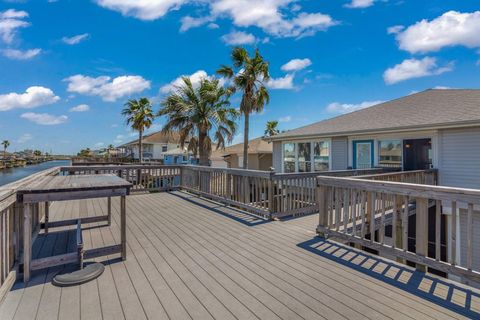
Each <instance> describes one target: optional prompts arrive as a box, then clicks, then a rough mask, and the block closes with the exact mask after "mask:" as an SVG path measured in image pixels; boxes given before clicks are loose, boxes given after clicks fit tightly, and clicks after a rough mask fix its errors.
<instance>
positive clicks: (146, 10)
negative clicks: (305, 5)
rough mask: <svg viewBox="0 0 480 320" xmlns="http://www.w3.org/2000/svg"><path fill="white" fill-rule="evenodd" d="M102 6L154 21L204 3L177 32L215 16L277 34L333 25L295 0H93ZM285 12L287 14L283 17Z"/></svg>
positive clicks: (288, 34) (308, 32) (294, 34)
mask: <svg viewBox="0 0 480 320" xmlns="http://www.w3.org/2000/svg"><path fill="white" fill-rule="evenodd" d="M96 2H97V3H98V4H99V5H100V6H102V7H105V8H108V9H111V10H114V11H117V12H120V13H122V14H123V15H124V16H133V17H136V18H138V19H141V20H155V19H158V18H161V17H163V16H164V15H165V14H167V13H168V12H169V11H171V10H176V9H179V8H180V7H181V6H182V5H184V4H195V5H201V6H208V8H209V11H210V12H209V13H208V14H207V15H206V16H205V17H199V18H194V17H186V18H184V19H182V26H181V31H186V30H188V29H189V28H193V27H198V26H200V25H203V24H205V23H209V22H212V21H214V20H215V19H217V18H224V17H227V18H230V19H232V21H233V24H234V25H235V26H238V27H250V26H256V27H258V28H260V29H262V30H263V31H265V32H267V33H269V34H271V35H274V36H277V37H300V36H306V35H312V34H314V33H316V32H318V31H323V30H326V29H328V28H330V27H331V26H334V25H336V24H337V22H336V21H334V20H333V19H332V17H330V16H329V15H326V14H322V13H306V12H299V11H298V10H300V9H301V8H299V7H298V8H296V9H297V10H289V9H290V8H289V7H290V6H291V5H292V4H294V3H295V2H296V0H213V1H198V0H149V1H147V0H143V1H133V0H96ZM286 12H290V13H291V16H290V17H287V15H286Z"/></svg>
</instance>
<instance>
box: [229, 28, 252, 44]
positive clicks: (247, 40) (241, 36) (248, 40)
mask: <svg viewBox="0 0 480 320" xmlns="http://www.w3.org/2000/svg"><path fill="white" fill-rule="evenodd" d="M222 41H223V42H225V43H226V44H228V45H231V46H238V45H244V44H253V43H255V42H257V38H255V36H254V35H253V34H251V33H246V32H243V31H232V32H230V33H228V34H225V35H223V36H222Z"/></svg>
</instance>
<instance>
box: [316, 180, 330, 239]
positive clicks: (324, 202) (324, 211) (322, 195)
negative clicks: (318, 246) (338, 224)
mask: <svg viewBox="0 0 480 320" xmlns="http://www.w3.org/2000/svg"><path fill="white" fill-rule="evenodd" d="M317 199H318V228H317V234H318V235H319V236H321V237H323V238H326V237H327V234H326V233H325V228H327V227H328V188H327V187H325V186H317Z"/></svg>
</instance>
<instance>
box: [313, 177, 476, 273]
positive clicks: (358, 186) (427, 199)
mask: <svg viewBox="0 0 480 320" xmlns="http://www.w3.org/2000/svg"><path fill="white" fill-rule="evenodd" d="M407 174H410V173H407ZM431 175H436V172H425V174H424V175H418V174H416V173H412V176H417V178H418V177H420V178H418V179H420V180H421V181H427V182H428V181H432V177H431ZM429 176H430V177H429ZM417 178H416V179H417ZM317 183H318V186H319V187H318V203H319V216H320V218H319V225H318V228H317V231H318V232H319V233H320V234H322V235H324V236H332V237H334V238H339V239H342V240H344V241H347V242H352V243H357V244H359V245H361V246H364V247H367V248H370V249H374V250H378V251H379V252H380V253H382V254H385V255H387V256H390V257H396V258H400V259H405V260H408V261H411V262H413V263H416V264H417V267H418V268H419V269H420V270H424V269H426V268H425V266H426V267H431V268H433V269H436V270H439V271H442V272H446V273H449V274H455V275H459V276H461V277H466V278H471V279H475V280H476V281H479V280H480V273H479V271H480V270H479V268H478V266H477V268H476V269H475V268H474V265H473V261H474V260H473V257H474V254H476V253H477V252H478V250H477V251H474V250H473V236H474V230H473V215H474V212H475V211H474V206H477V205H480V190H474V189H462V188H450V187H440V186H434V185H425V184H418V183H415V184H414V183H405V182H392V181H377V180H368V179H359V178H339V177H322V176H320V177H318V178H317ZM433 207H434V211H435V223H434V224H429V223H428V221H429V220H428V219H429V208H433ZM459 207H464V208H465V209H466V210H465V211H466V219H467V232H466V234H465V235H464V236H465V237H466V243H467V248H466V252H465V253H463V252H462V255H463V254H465V256H466V263H465V264H464V265H461V264H460V261H456V256H457V254H456V241H457V228H456V221H457V214H458V213H457V208H459ZM444 208H449V211H450V212H451V214H452V219H451V221H452V226H451V231H450V233H449V238H448V239H447V241H448V247H449V248H450V249H451V252H450V255H449V258H447V256H445V255H444V256H443V257H442V254H441V246H442V243H441V234H442V232H441V228H442V226H441V215H442V210H444ZM412 210H413V213H415V236H413V235H412V234H410V233H409V219H408V217H409V215H410V214H411V212H412ZM387 225H391V240H390V241H389V242H388V241H387V239H386V237H385V228H386V226H387ZM429 231H434V234H435V239H434V240H433V242H432V241H431V239H430V247H431V250H429V239H428V235H429ZM412 237H413V239H414V246H409V238H412Z"/></svg>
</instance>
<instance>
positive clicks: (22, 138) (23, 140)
mask: <svg viewBox="0 0 480 320" xmlns="http://www.w3.org/2000/svg"><path fill="white" fill-rule="evenodd" d="M32 139H33V136H32V135H31V134H30V133H25V134H22V135H21V136H20V138H18V140H17V142H18V143H26V142H28V141H30V140H32Z"/></svg>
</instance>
